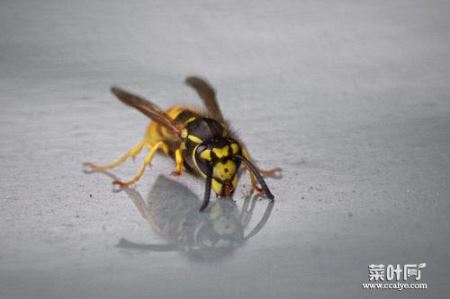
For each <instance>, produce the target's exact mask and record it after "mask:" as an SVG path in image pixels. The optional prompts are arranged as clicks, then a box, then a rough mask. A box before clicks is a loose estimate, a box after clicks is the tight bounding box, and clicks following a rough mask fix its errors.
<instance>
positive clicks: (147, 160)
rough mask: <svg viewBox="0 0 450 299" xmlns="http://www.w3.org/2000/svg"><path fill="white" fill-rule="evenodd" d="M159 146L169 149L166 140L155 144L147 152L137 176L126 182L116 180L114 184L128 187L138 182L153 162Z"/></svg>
mask: <svg viewBox="0 0 450 299" xmlns="http://www.w3.org/2000/svg"><path fill="white" fill-rule="evenodd" d="M149 148H150V146H149ZM159 148H162V149H163V150H164V149H167V145H166V144H165V143H164V142H162V141H160V142H158V143H156V144H155V145H153V146H152V147H151V148H150V152H149V153H148V154H147V156H145V160H144V163H142V165H141V167H140V168H139V170H138V172H137V173H136V174H135V176H134V177H133V178H132V179H131V180H129V181H126V182H121V181H114V182H113V184H114V185H119V186H121V187H128V186H130V185H132V184H134V183H136V182H137V181H138V180H139V179H140V178H141V176H142V175H143V174H144V171H145V167H147V166H148V165H150V163H151V162H152V160H153V157H154V156H155V154H156V151H157V150H158V149H159Z"/></svg>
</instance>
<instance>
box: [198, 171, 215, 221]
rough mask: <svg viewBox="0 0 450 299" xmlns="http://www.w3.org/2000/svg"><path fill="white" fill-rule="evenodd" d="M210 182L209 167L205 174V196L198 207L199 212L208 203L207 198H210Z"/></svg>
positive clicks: (210, 173)
mask: <svg viewBox="0 0 450 299" xmlns="http://www.w3.org/2000/svg"><path fill="white" fill-rule="evenodd" d="M211 181H212V168H211V167H209V168H208V170H207V173H206V183H205V196H204V197H203V203H202V206H201V207H200V212H202V211H203V210H204V209H206V207H207V206H208V203H209V198H210V197H211Z"/></svg>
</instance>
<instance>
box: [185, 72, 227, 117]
mask: <svg viewBox="0 0 450 299" xmlns="http://www.w3.org/2000/svg"><path fill="white" fill-rule="evenodd" d="M185 82H186V84H187V85H189V86H190V87H192V88H193V89H195V91H196V92H197V93H198V95H199V96H200V98H201V99H202V101H203V104H205V106H206V109H208V112H209V114H210V115H211V116H212V117H213V118H214V119H216V120H217V121H219V122H221V123H224V124H225V123H226V121H225V119H224V118H223V115H222V112H221V111H220V108H219V104H218V103H217V100H216V92H215V90H214V88H212V87H211V85H210V84H209V83H208V82H206V81H205V80H203V79H201V78H198V77H187V78H186V81H185Z"/></svg>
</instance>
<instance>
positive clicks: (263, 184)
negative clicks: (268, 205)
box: [236, 155, 275, 200]
mask: <svg viewBox="0 0 450 299" xmlns="http://www.w3.org/2000/svg"><path fill="white" fill-rule="evenodd" d="M236 158H238V159H239V160H241V161H242V162H244V163H245V165H246V166H247V167H248V168H249V169H250V171H251V172H252V173H253V174H254V175H255V177H256V179H257V180H258V183H259V184H260V185H261V187H262V189H263V190H264V193H265V194H266V196H267V197H268V198H269V199H270V200H273V199H274V198H275V196H273V194H272V192H270V190H269V187H267V185H266V182H265V181H264V179H263V177H262V175H261V174H260V173H259V171H258V169H257V168H256V166H255V165H253V164H252V162H250V161H249V160H247V159H246V158H245V157H243V156H241V155H236Z"/></svg>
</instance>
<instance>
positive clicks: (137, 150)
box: [83, 141, 145, 172]
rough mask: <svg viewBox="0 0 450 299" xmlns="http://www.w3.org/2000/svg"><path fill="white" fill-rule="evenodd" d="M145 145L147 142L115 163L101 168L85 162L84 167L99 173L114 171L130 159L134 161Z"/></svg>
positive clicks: (140, 143)
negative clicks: (113, 169)
mask: <svg viewBox="0 0 450 299" xmlns="http://www.w3.org/2000/svg"><path fill="white" fill-rule="evenodd" d="M144 145H145V141H141V142H139V143H138V144H137V145H136V146H134V147H133V148H132V149H131V150H129V151H128V153H126V154H124V155H122V156H121V157H120V158H119V159H117V160H116V161H114V162H112V163H110V164H106V165H101V166H99V165H95V164H93V163H90V162H85V163H83V165H84V166H87V167H90V168H92V170H94V171H98V172H101V171H105V170H108V169H112V168H115V167H117V166H119V165H120V164H122V163H123V162H125V161H126V160H127V159H128V158H132V159H134V157H136V156H137V155H138V154H139V153H140V152H141V150H142V148H143V147H144Z"/></svg>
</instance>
